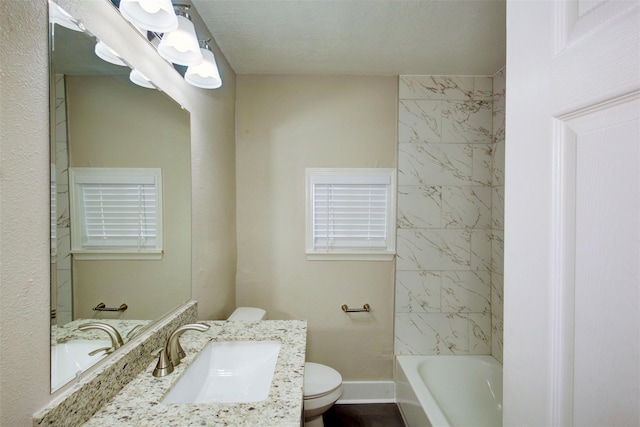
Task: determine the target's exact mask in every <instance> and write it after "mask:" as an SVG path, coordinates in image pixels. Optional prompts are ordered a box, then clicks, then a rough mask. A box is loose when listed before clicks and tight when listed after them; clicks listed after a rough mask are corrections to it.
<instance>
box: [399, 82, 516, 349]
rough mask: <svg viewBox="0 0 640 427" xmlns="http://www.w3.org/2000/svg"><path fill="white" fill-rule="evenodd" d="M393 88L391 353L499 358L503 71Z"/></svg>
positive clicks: (500, 342) (413, 83)
mask: <svg viewBox="0 0 640 427" xmlns="http://www.w3.org/2000/svg"><path fill="white" fill-rule="evenodd" d="M399 85H400V86H399V103H398V109H399V111H398V143H399V144H398V146H399V153H398V223H397V258H396V307H395V354H397V355H403V354H493V355H494V356H495V357H496V358H497V359H498V360H502V318H503V316H502V294H503V292H502V288H503V286H502V258H503V256H502V251H503V243H502V242H503V216H504V214H503V211H504V209H503V198H504V197H503V194H504V72H503V71H500V72H498V73H497V74H496V75H494V76H487V77H467V76H400V82H399Z"/></svg>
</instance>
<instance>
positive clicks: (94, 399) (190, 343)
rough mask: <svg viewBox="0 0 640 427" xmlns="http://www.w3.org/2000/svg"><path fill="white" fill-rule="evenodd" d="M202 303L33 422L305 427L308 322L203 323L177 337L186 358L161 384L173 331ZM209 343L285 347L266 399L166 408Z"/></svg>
mask: <svg viewBox="0 0 640 427" xmlns="http://www.w3.org/2000/svg"><path fill="white" fill-rule="evenodd" d="M196 306H197V304H196V302H195V301H190V302H188V303H186V304H184V305H183V306H181V307H180V308H178V309H177V310H176V311H175V312H173V313H171V314H170V315H168V316H167V317H166V318H165V319H163V320H161V321H159V322H158V323H156V324H153V325H150V326H148V327H147V328H146V329H145V330H144V331H142V332H141V333H140V334H138V335H136V336H135V337H134V338H133V339H132V340H131V341H130V342H128V343H126V344H125V345H124V346H123V347H122V348H121V349H120V350H119V351H118V353H117V355H114V356H113V357H111V358H109V359H108V360H104V361H103V362H101V363H99V364H98V365H96V366H94V367H93V368H91V369H90V370H89V371H87V372H86V373H85V374H84V375H83V376H82V377H81V378H79V379H77V380H75V381H74V382H72V383H70V384H68V385H67V386H66V387H65V388H64V389H62V390H60V392H59V393H58V394H57V396H56V398H55V399H53V400H52V401H51V402H50V404H49V405H47V406H46V407H45V408H43V409H42V410H40V411H38V412H37V413H36V414H34V416H33V425H34V426H64V427H74V426H82V425H83V426H101V427H102V426H107V425H108V426H127V427H129V426H132V425H135V426H144V425H147V426H158V425H162V426H169V425H174V426H181V427H182V426H190V425H197V426H202V425H206V426H217V425H227V426H229V425H233V426H256V425H260V426H274V427H275V426H278V427H287V426H292V427H293V426H296V427H299V426H300V420H301V416H302V410H303V384H304V361H305V350H306V336H307V322H306V321H304V320H264V321H256V322H248V321H228V320H221V321H205V322H202V323H206V324H208V325H210V328H209V329H208V330H207V331H205V332H193V331H188V332H186V333H184V334H183V335H182V336H181V337H180V343H181V345H182V348H183V349H184V350H185V352H186V357H185V358H183V359H182V363H180V364H179V365H178V366H176V367H175V370H174V371H173V372H172V373H171V374H169V375H166V376H164V377H160V378H158V377H154V376H153V375H152V372H153V370H154V368H155V366H156V362H157V360H158V356H157V355H155V356H154V354H156V353H157V351H158V350H159V349H160V348H162V347H163V346H165V344H166V342H167V338H168V337H169V335H170V334H171V332H173V331H175V330H176V328H178V327H179V326H181V325H185V324H187V323H194V322H196V319H197V315H196V313H197V307H196ZM211 341H217V342H229V341H277V342H279V343H280V350H279V354H278V359H277V362H276V365H275V369H274V374H273V379H272V381H271V386H270V388H269V393H268V395H267V398H266V399H265V400H262V401H259V402H247V403H197V404H166V403H161V402H162V400H163V398H164V396H165V395H166V394H167V392H168V391H169V390H170V389H171V388H172V387H173V386H174V385H175V384H176V383H177V382H178V381H179V380H180V378H181V377H182V374H183V373H184V372H185V371H186V370H187V368H189V366H190V365H191V364H192V362H193V361H194V360H195V359H196V358H197V356H198V355H199V352H200V351H201V350H202V349H203V348H204V347H205V346H206V345H207V344H208V343H209V342H211Z"/></svg>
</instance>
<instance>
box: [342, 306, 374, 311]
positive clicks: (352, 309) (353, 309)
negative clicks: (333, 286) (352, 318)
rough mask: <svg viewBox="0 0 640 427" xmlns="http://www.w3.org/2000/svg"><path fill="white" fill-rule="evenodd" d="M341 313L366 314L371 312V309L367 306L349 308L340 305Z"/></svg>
mask: <svg viewBox="0 0 640 427" xmlns="http://www.w3.org/2000/svg"><path fill="white" fill-rule="evenodd" d="M342 311H344V312H345V313H359V312H363V311H366V312H367V313H368V312H370V311H371V307H369V304H365V305H363V306H362V308H349V307H348V306H347V304H342Z"/></svg>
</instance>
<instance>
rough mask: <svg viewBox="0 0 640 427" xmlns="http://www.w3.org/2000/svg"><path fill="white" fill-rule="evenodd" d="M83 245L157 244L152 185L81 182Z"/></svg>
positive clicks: (98, 246) (149, 245) (95, 246)
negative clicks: (83, 216)
mask: <svg viewBox="0 0 640 427" xmlns="http://www.w3.org/2000/svg"><path fill="white" fill-rule="evenodd" d="M80 187H81V189H82V193H81V196H80V197H81V203H82V209H83V210H84V215H85V222H84V227H85V229H84V230H83V231H84V242H83V246H84V247H85V248H91V247H93V248H101V247H114V246H115V247H123V246H124V247H135V248H137V249H142V248H150V247H151V248H152V247H155V243H156V226H157V222H156V221H157V218H156V190H155V185H154V184H95V183H94V184H81V185H80Z"/></svg>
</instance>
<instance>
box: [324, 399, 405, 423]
mask: <svg viewBox="0 0 640 427" xmlns="http://www.w3.org/2000/svg"><path fill="white" fill-rule="evenodd" d="M323 419H324V427H405V425H404V421H402V416H401V415H400V410H399V409H398V406H397V405H396V404H395V403H376V404H366V405H333V406H332V407H331V408H330V409H329V410H328V411H327V412H325V413H324V416H323Z"/></svg>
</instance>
